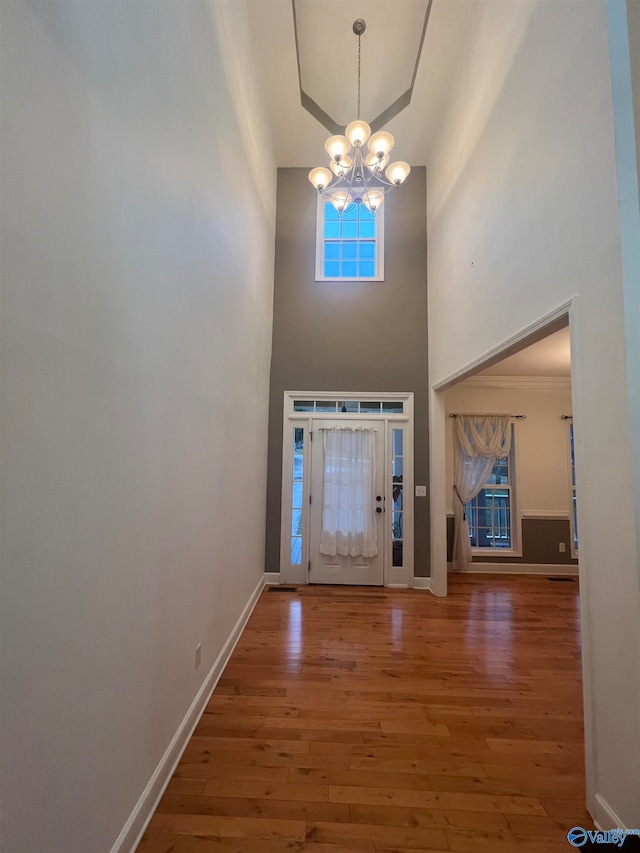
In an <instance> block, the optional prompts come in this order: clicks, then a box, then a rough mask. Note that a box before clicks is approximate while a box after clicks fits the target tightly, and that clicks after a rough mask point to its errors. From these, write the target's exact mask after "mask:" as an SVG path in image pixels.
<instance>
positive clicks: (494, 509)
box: [465, 426, 515, 551]
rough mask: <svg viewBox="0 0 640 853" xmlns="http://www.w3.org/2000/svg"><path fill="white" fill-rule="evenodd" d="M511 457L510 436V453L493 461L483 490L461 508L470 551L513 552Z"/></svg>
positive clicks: (512, 442) (512, 441)
mask: <svg viewBox="0 0 640 853" xmlns="http://www.w3.org/2000/svg"><path fill="white" fill-rule="evenodd" d="M512 429H513V426H512ZM513 454H514V436H513V433H512V436H511V453H510V454H509V456H503V457H502V458H501V459H496V460H495V462H494V464H493V468H492V469H491V473H490V474H489V476H488V478H487V483H486V485H485V487H484V488H483V489H481V490H480V492H479V493H478V494H477V495H476V497H475V498H473V500H470V501H469V502H468V503H467V504H466V505H465V513H466V517H467V522H468V524H469V537H470V539H471V547H472V548H477V549H478V550H485V549H489V550H493V551H503V550H507V551H513V550H514V549H515V537H514V525H513V520H514V508H513V492H512V490H513V459H514V455H513Z"/></svg>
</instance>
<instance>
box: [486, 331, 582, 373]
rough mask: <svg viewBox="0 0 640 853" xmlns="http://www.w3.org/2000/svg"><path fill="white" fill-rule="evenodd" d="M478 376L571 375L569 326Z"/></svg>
mask: <svg viewBox="0 0 640 853" xmlns="http://www.w3.org/2000/svg"><path fill="white" fill-rule="evenodd" d="M477 375H478V376H571V344H570V342H569V327H568V326H567V327H565V328H564V329H560V331H559V332H555V333H554V334H553V335H549V336H548V337H546V338H543V339H542V340H541V341H538V342H537V343H535V344H531V346H529V347H527V348H526V349H523V350H520V352H517V353H516V354H515V355H512V356H510V357H509V358H505V359H503V360H502V361H499V362H498V363H497V364H494V365H493V366H492V367H489V368H487V369H486V370H483V371H482V372H480V373H478V374H477Z"/></svg>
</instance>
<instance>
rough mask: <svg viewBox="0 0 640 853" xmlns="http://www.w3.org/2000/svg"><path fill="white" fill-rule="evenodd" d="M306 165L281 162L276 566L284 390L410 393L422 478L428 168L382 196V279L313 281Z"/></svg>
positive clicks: (421, 549) (419, 558)
mask: <svg viewBox="0 0 640 853" xmlns="http://www.w3.org/2000/svg"><path fill="white" fill-rule="evenodd" d="M307 174H308V169H279V170H278V197H277V221H276V260H275V290H274V312H273V350H272V358H271V393H270V411H269V463H268V464H269V467H268V477H267V481H268V485H267V531H266V571H267V572H278V571H280V490H281V485H282V406H283V394H284V392H285V391H304V390H312V391H413V393H414V394H415V436H416V439H415V482H416V483H418V484H426V483H427V482H428V474H429V472H428V445H427V429H428V419H427V383H428V376H427V292H426V280H427V266H426V260H427V257H426V256H427V239H426V175H425V169H424V167H420V168H414V169H412V171H411V175H410V176H409V178H408V179H407V182H406V184H405V185H404V186H403V187H402V189H401V190H399V191H398V192H397V193H391V194H390V195H389V196H388V197H387V198H386V200H385V205H386V212H385V280H384V281H383V282H360V283H359V282H349V283H338V282H335V283H334V282H316V281H315V234H316V197H315V193H314V191H313V189H312V187H311V184H310V183H309V181H308V180H307ZM415 574H416V575H417V576H428V575H429V504H428V498H417V499H415Z"/></svg>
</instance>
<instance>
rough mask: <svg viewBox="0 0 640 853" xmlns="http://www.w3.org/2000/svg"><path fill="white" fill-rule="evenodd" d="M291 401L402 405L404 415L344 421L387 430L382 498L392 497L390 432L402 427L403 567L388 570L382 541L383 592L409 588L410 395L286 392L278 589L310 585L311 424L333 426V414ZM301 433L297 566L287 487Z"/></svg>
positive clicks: (411, 533) (388, 553)
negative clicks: (296, 434) (297, 407)
mask: <svg viewBox="0 0 640 853" xmlns="http://www.w3.org/2000/svg"><path fill="white" fill-rule="evenodd" d="M294 400H327V401H333V400H344V401H350V400H362V401H365V402H367V401H368V402H373V401H376V402H377V401H380V402H393V401H396V400H397V401H401V402H402V403H403V413H402V414H391V413H381V414H380V415H376V414H375V413H371V412H367V413H363V414H353V413H352V412H349V413H348V414H346V416H345V417H346V418H348V419H349V420H362V421H372V420H373V421H378V422H379V423H380V424H381V425H384V430H385V468H386V469H388V470H386V472H385V492H386V493H389V494H391V490H392V476H391V466H390V464H387V461H389V459H390V456H389V450H390V444H391V430H392V429H393V424H394V423H395V424H398V425H402V426H403V428H404V431H405V438H404V442H405V443H404V447H403V450H404V454H403V456H404V468H403V485H404V512H405V515H404V528H403V533H404V537H403V546H404V547H403V565H402V566H401V567H394V566H392V565H391V564H392V541H391V537H390V536H385V554H384V560H383V584H384V586H385V587H387V586H398V585H401V586H407V587H412V586H413V582H414V577H413V575H414V517H415V510H414V501H415V496H414V395H413V392H412V391H398V392H389V391H379V392H371V391H366V392H364V391H363V392H359V393H358V392H354V391H285V392H284V401H283V403H284V409H283V418H282V424H283V429H282V490H281V498H280V499H281V521H280V579H281V583H291V584H294V583H295V584H300V585H303V584H308V583H309V569H308V565H309V559H310V555H309V534H310V512H309V495H310V490H311V477H310V461H311V440H312V439H311V423H312V421H314V420H335V419H336V416H337V413H336V412H326V413H325V412H294V411H293V402H294ZM295 427H303V428H304V429H305V434H304V445H303V453H304V459H305V460H308V461H306V464H305V465H304V469H303V501H302V503H303V506H302V510H303V516H302V557H301V563H300V564H299V565H298V564H295V565H294V564H292V563H291V562H290V549H291V530H290V524H291V483H292V482H293V428H295Z"/></svg>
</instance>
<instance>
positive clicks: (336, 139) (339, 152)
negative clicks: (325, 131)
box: [324, 136, 351, 160]
mask: <svg viewBox="0 0 640 853" xmlns="http://www.w3.org/2000/svg"><path fill="white" fill-rule="evenodd" d="M324 150H325V151H326V152H327V154H328V155H329V157H331V159H332V160H341V159H342V158H343V157H346V156H347V154H348V153H349V151H351V144H350V142H349V140H348V139H347V138H346V137H345V136H330V137H329V138H328V139H327V141H326V142H325V144H324Z"/></svg>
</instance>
